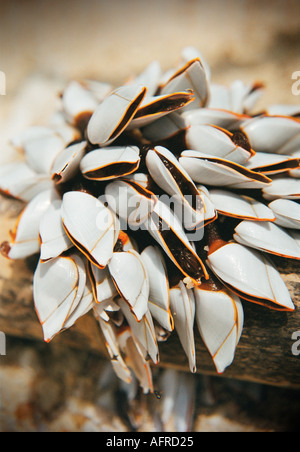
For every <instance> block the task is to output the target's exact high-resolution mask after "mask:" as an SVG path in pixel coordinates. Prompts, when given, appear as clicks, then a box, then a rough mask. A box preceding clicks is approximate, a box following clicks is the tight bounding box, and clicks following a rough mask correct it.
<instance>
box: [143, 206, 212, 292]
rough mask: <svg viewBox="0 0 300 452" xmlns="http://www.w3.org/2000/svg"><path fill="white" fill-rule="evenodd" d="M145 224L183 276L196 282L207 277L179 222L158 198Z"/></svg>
mask: <svg viewBox="0 0 300 452" xmlns="http://www.w3.org/2000/svg"><path fill="white" fill-rule="evenodd" d="M145 225H146V229H147V231H148V232H149V233H150V235H151V236H152V237H153V238H154V239H155V240H156V241H157V243H158V244H159V245H160V246H161V247H162V249H163V250H164V251H165V253H166V254H167V256H168V257H169V258H170V259H171V260H172V262H173V263H174V264H175V265H176V266H177V267H178V268H179V269H180V271H181V272H182V273H183V274H184V275H185V276H187V277H190V278H191V279H192V280H193V281H194V282H196V283H197V284H199V283H200V282H201V278H202V277H204V278H208V274H207V271H206V268H205V265H204V264H203V262H202V260H201V259H200V257H199V256H198V255H197V253H196V252H195V250H194V248H193V246H192V244H191V243H190V242H189V240H188V238H187V236H186V234H185V232H184V230H183V228H182V224H181V222H180V221H178V219H177V218H176V216H175V215H174V214H173V212H172V211H171V209H170V208H169V207H168V206H167V205H166V204H164V203H163V202H161V201H160V200H158V202H157V204H156V205H155V207H154V210H153V212H152V213H151V215H150V217H149V219H148V221H147V222H146V223H145Z"/></svg>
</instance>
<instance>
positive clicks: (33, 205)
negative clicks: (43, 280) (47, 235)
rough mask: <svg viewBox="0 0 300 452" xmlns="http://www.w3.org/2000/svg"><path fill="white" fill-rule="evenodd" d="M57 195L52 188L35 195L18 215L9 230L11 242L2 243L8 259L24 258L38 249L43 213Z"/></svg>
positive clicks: (2, 249)
mask: <svg viewBox="0 0 300 452" xmlns="http://www.w3.org/2000/svg"><path fill="white" fill-rule="evenodd" d="M58 199H59V197H58V195H57V194H56V192H55V191H54V190H46V191H44V192H42V193H40V194H39V195H37V196H36V197H35V198H33V200H32V201H31V202H30V203H29V204H28V205H27V206H26V207H25V209H24V210H23V212H22V213H21V215H20V216H19V218H18V220H17V223H16V226H15V229H14V231H13V232H11V238H12V241H11V243H7V242H5V243H3V244H2V246H1V251H2V253H3V254H4V255H5V256H6V257H8V258H9V259H24V258H26V257H29V256H32V255H33V254H36V253H38V252H39V251H40V242H39V230H40V223H41V220H42V217H43V215H44V214H45V213H46V212H47V210H48V208H49V207H50V206H51V204H52V203H53V202H54V201H55V200H58Z"/></svg>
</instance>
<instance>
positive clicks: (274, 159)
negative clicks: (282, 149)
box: [245, 152, 300, 175]
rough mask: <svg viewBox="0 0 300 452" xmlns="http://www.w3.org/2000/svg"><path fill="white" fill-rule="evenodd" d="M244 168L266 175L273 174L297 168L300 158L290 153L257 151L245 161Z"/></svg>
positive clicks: (299, 164)
mask: <svg viewBox="0 0 300 452" xmlns="http://www.w3.org/2000/svg"><path fill="white" fill-rule="evenodd" d="M245 166H246V168H249V169H252V170H253V171H259V172H261V173H263V174H266V175H275V174H280V173H284V172H286V171H291V170H295V169H298V168H299V166H300V160H299V159H298V158H297V157H293V156H290V155H281V154H271V153H269V152H257V153H256V154H255V155H254V156H253V157H251V159H250V160H249V161H248V162H246V163H245Z"/></svg>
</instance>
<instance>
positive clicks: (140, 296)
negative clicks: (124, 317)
mask: <svg viewBox="0 0 300 452" xmlns="http://www.w3.org/2000/svg"><path fill="white" fill-rule="evenodd" d="M108 268H109V272H110V274H111V277H112V279H113V281H114V283H115V285H116V288H117V290H118V292H119V294H120V296H121V297H122V298H123V299H124V300H125V301H126V302H127V303H128V305H129V306H130V309H131V311H132V313H133V314H134V316H135V317H136V319H137V321H141V319H142V318H143V316H144V315H145V314H146V312H147V311H148V298H149V281H148V276H147V272H146V269H145V267H144V264H143V261H142V259H141V257H140V255H139V253H137V252H136V251H135V250H128V251H123V252H115V253H113V256H112V257H111V259H110V262H109V264H108Z"/></svg>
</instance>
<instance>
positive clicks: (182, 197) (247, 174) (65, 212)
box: [0, 48, 300, 393]
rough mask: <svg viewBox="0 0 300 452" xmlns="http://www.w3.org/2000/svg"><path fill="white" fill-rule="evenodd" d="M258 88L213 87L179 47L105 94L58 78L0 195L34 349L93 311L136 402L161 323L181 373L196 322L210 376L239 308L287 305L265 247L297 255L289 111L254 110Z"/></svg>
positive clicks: (296, 130) (299, 163)
mask: <svg viewBox="0 0 300 452" xmlns="http://www.w3.org/2000/svg"><path fill="white" fill-rule="evenodd" d="M262 92H263V86H262V85H261V84H259V83H254V84H253V85H246V84H244V83H243V82H242V81H239V80H238V81H234V82H233V83H232V84H231V85H230V86H229V87H226V86H222V85H217V84H215V83H213V81H212V79H211V74H210V68H209V66H208V65H207V63H206V62H205V61H203V59H202V57H201V55H200V54H199V52H198V51H197V50H196V49H194V48H185V49H184V50H183V52H182V55H181V63H180V64H179V66H178V67H177V68H175V69H171V70H169V71H167V72H163V71H162V68H161V65H160V64H159V63H158V62H157V61H154V62H153V63H151V64H150V65H149V66H148V67H147V68H146V69H145V71H144V72H143V73H141V74H139V75H138V76H137V77H132V78H131V79H130V80H127V81H126V82H125V83H124V84H123V85H122V86H119V87H114V86H111V85H110V84H109V83H103V82H98V81H91V80H84V81H72V82H70V83H69V84H68V85H67V86H66V88H65V90H64V92H63V93H62V95H61V108H60V110H59V111H56V112H54V114H53V118H52V120H51V122H50V123H49V124H47V125H46V126H45V125H43V126H41V125H33V126H32V127H30V128H29V129H27V130H25V131H23V132H22V133H21V134H19V135H18V136H15V137H12V144H13V145H14V146H16V147H18V148H20V149H22V151H23V154H24V159H23V161H20V162H18V163H12V164H9V165H4V166H2V167H1V168H0V189H1V192H3V193H5V194H6V195H8V196H11V197H14V198H18V199H21V200H23V201H24V202H25V203H26V207H25V208H24V210H23V212H22V214H21V215H20V217H19V219H18V222H17V224H16V227H15V230H14V231H12V232H11V241H10V242H4V243H3V244H2V246H1V252H2V254H3V255H4V256H5V257H7V258H9V259H25V258H27V257H29V256H31V255H34V254H38V253H39V254H40V259H39V263H38V266H37V269H36V272H35V275H34V294H33V295H34V304H35V309H36V312H37V315H38V318H39V320H40V322H41V325H42V328H43V333H44V339H45V341H47V342H49V341H51V340H52V338H53V337H54V336H55V335H57V334H58V333H60V332H61V331H63V330H66V329H67V328H70V327H71V326H72V325H74V323H75V322H76V321H77V320H78V318H80V317H81V316H83V315H85V314H86V313H88V312H89V311H93V313H94V315H95V317H96V319H97V320H98V321H99V325H100V328H101V330H102V333H103V335H104V338H105V342H106V346H107V349H108V352H109V355H110V357H111V362H112V365H113V368H114V370H115V372H116V374H117V375H118V376H119V377H120V378H121V379H122V380H124V381H126V382H130V381H131V379H132V375H133V374H134V375H135V376H136V377H137V378H138V380H139V384H140V386H141V387H142V388H143V390H144V392H145V393H146V392H149V391H151V392H153V384H152V376H151V362H152V363H154V364H157V363H158V362H159V346H158V344H159V342H160V341H162V340H167V338H168V337H169V335H170V334H172V332H173V331H174V330H175V331H176V332H177V334H178V336H179V338H180V341H181V344H182V347H183V349H184V351H185V353H186V355H187V359H188V362H189V367H190V369H191V371H192V372H195V371H196V365H197V359H196V353H195V343H194V334H195V329H197V330H198V331H199V333H200V335H201V337H202V339H203V342H204V343H205V345H206V347H207V349H208V351H209V352H210V354H211V356H212V359H213V361H214V364H215V367H216V369H217V371H218V372H219V373H222V372H224V370H225V369H226V368H227V367H228V366H229V365H230V364H231V363H232V361H233V359H234V355H235V350H236V347H237V345H238V342H239V339H240V337H241V335H242V330H243V323H244V315H243V303H244V302H252V303H256V304H259V305H263V306H267V307H268V308H270V309H276V310H283V311H284V310H286V311H292V310H294V305H293V302H292V300H291V297H290V294H289V292H288V290H287V288H286V286H285V284H284V282H283V280H282V278H281V276H280V273H279V272H278V270H277V268H276V267H275V265H274V263H273V262H272V254H275V255H280V256H284V257H285V258H287V259H300V233H299V229H300V206H299V204H298V200H299V198H300V180H299V176H300V120H299V114H300V109H299V108H298V109H297V107H295V108H293V107H289V106H284V105H282V106H279V105H273V106H270V107H269V108H268V109H266V110H265V111H263V112H261V113H260V114H255V115H253V114H252V113H251V112H253V108H254V105H255V102H256V101H257V99H258V98H259V96H260V95H261V94H262ZM258 309H260V308H259V307H258Z"/></svg>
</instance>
